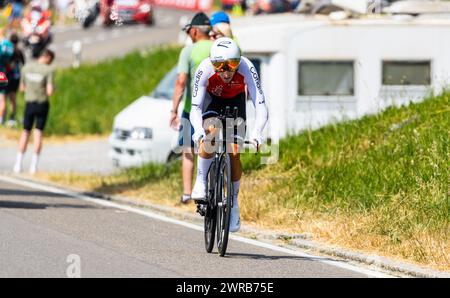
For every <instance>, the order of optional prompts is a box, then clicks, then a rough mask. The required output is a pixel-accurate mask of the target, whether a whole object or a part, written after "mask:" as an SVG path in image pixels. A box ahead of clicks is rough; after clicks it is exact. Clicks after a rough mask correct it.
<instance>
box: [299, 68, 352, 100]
mask: <svg viewBox="0 0 450 298" xmlns="http://www.w3.org/2000/svg"><path fill="white" fill-rule="evenodd" d="M298 65H299V67H298V95H301V96H317V95H318V96H333V95H342V96H351V95H354V89H355V88H354V67H353V61H299V64H298Z"/></svg>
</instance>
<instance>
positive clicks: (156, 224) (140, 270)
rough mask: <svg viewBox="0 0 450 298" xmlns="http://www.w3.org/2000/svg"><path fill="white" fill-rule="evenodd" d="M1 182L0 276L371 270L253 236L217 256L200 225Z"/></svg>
mask: <svg viewBox="0 0 450 298" xmlns="http://www.w3.org/2000/svg"><path fill="white" fill-rule="evenodd" d="M6 179H9V178H6ZM6 181H7V182H5V178H4V177H3V178H2V177H0V239H1V242H0V277H67V276H68V273H69V275H70V274H73V272H78V273H79V275H80V276H81V277H177V278H183V277H230V278H235V277H258V278H259V277H367V276H368V275H369V276H370V275H372V273H374V272H372V271H364V270H362V269H361V270H360V269H359V268H357V267H353V266H350V267H349V268H347V267H346V266H349V265H347V264H345V263H332V264H330V263H329V262H330V261H331V260H330V259H323V258H319V257H311V256H307V255H303V254H301V253H294V254H292V253H285V252H283V251H279V250H276V249H275V250H274V249H270V248H265V247H262V246H261V245H258V242H256V241H254V242H255V243H245V242H246V241H247V240H245V239H244V240H242V239H241V238H239V237H237V238H236V239H235V240H230V243H229V249H228V252H227V255H226V257H224V258H221V257H219V256H218V255H217V254H215V253H213V254H208V253H206V252H205V250H204V243H203V233H202V228H201V227H198V226H194V225H193V224H189V223H183V222H177V221H174V220H170V219H167V218H160V217H158V216H155V215H154V214H152V213H151V212H150V211H148V210H147V211H145V210H144V211H143V210H140V209H134V208H131V207H126V206H119V205H111V203H109V202H106V201H96V200H89V199H88V200H87V201H86V200H82V199H80V198H74V197H69V196H66V195H63V194H57V193H53V192H50V191H48V189H45V188H43V189H36V188H30V187H29V186H28V185H27V184H22V185H18V184H13V183H11V181H8V180H6ZM14 183H16V182H14ZM248 241H250V242H252V241H251V240H248ZM263 246H264V245H263ZM74 264H76V266H78V267H76V268H77V269H76V270H75V271H73V267H71V266H73V265H74ZM336 264H337V265H336ZM374 275H375V276H378V275H377V274H374Z"/></svg>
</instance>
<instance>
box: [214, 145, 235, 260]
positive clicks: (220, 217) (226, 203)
mask: <svg viewBox="0 0 450 298" xmlns="http://www.w3.org/2000/svg"><path fill="white" fill-rule="evenodd" d="M216 185H217V191H216V199H217V211H216V213H217V249H218V251H219V255H220V256H221V257H223V256H224V255H225V253H226V251H227V245H228V234H229V231H230V215H231V200H232V198H233V184H232V182H231V162H230V157H229V155H228V154H225V155H224V156H223V158H222V159H221V161H220V165H219V173H218V177H217V184H216Z"/></svg>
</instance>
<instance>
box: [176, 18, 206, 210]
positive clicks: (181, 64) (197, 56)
mask: <svg viewBox="0 0 450 298" xmlns="http://www.w3.org/2000/svg"><path fill="white" fill-rule="evenodd" d="M183 30H184V31H185V32H186V33H187V34H188V35H189V37H190V38H191V40H192V44H191V45H188V46H185V47H184V48H183V49H182V50H181V53H180V56H179V59H178V67H177V73H178V77H177V81H176V83H175V89H174V94H173V98H172V110H171V111H170V114H171V115H170V124H169V125H170V126H171V127H172V128H174V129H179V131H180V136H179V141H178V145H179V146H180V147H181V148H182V150H183V153H182V166H181V170H182V176H183V195H182V196H181V203H183V204H185V203H188V202H189V200H190V199H191V192H192V181H193V175H194V142H193V141H192V134H193V133H194V131H193V129H192V125H191V123H190V120H189V116H190V112H191V97H192V82H193V78H194V75H195V71H196V70H197V67H198V66H199V65H200V63H201V62H202V61H203V59H205V58H207V57H209V51H210V49H211V46H212V44H213V42H212V41H211V40H210V38H209V33H210V31H211V23H210V20H209V18H208V16H207V15H206V14H204V13H202V12H199V13H197V14H196V15H195V16H194V17H193V18H192V20H191V22H190V23H189V24H187V25H186V26H185V27H184V28H183ZM183 99H184V109H183V113H182V115H181V119H180V117H179V116H178V106H179V105H180V103H181V101H182V100H183ZM180 122H181V123H180Z"/></svg>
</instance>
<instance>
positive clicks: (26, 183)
mask: <svg viewBox="0 0 450 298" xmlns="http://www.w3.org/2000/svg"><path fill="white" fill-rule="evenodd" d="M0 181H3V182H7V183H12V184H16V185H20V186H25V187H30V188H34V189H38V190H42V191H47V192H51V193H56V194H61V195H66V196H69V197H73V198H77V199H80V200H83V201H86V202H90V203H94V204H97V205H101V206H105V207H110V208H115V209H120V210H124V211H127V212H131V213H135V214H139V215H143V216H145V217H148V218H152V219H156V220H160V221H163V222H167V223H172V224H176V225H179V226H183V227H186V228H189V229H193V230H196V231H200V232H203V227H202V226H198V225H195V224H191V223H188V222H184V221H181V220H177V219H173V218H170V217H167V216H163V215H159V214H156V213H153V212H151V211H148V210H142V209H138V208H134V207H130V206H126V205H122V204H118V203H114V202H110V201H105V200H102V199H95V198H92V197H89V196H85V195H80V194H77V193H74V192H70V191H65V190H61V189H58V188H55V187H51V186H46V185H41V184H39V183H35V182H31V181H23V180H20V179H16V178H12V177H6V176H3V175H0ZM230 238H231V239H233V240H235V241H239V242H242V243H246V244H250V245H253V246H257V247H262V248H267V249H270V250H273V251H277V252H282V253H286V254H290V255H295V256H299V257H304V258H308V259H311V260H313V261H318V262H321V263H324V264H327V265H332V266H335V267H339V268H342V269H346V270H350V271H354V272H357V273H361V274H365V275H367V276H369V277H376V278H393V277H395V276H392V275H389V274H386V273H382V272H378V271H374V270H370V269H366V268H360V267H357V266H355V265H351V264H347V263H344V262H340V261H332V260H328V259H326V258H324V257H321V256H314V255H310V254H306V253H303V252H299V251H294V250H291V249H287V248H283V247H280V246H276V245H273V244H269V243H264V242H260V241H257V240H252V239H248V238H244V237H240V236H236V235H231V234H230Z"/></svg>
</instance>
